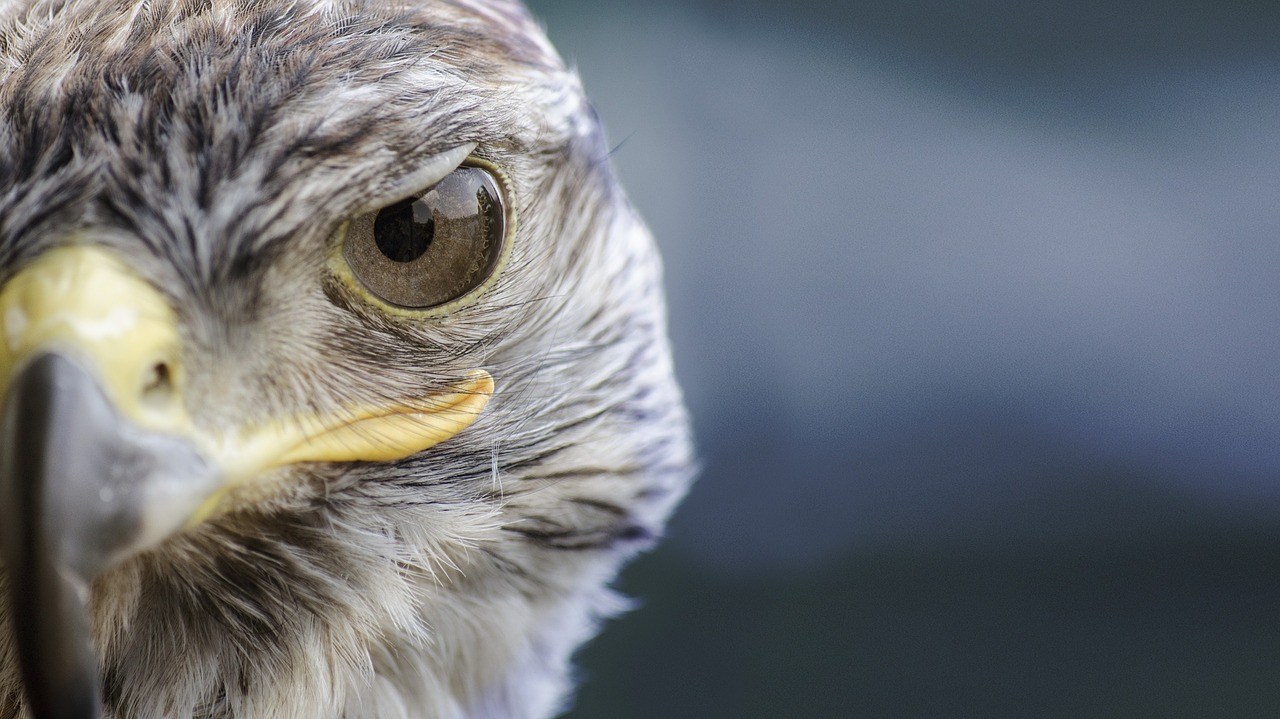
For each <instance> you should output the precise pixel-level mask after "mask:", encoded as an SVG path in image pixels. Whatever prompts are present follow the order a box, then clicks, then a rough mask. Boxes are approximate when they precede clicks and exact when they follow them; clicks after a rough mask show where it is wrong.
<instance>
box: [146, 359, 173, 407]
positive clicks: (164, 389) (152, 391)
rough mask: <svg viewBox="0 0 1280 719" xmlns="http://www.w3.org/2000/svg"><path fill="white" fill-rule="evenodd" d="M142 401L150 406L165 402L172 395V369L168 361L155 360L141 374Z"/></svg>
mask: <svg viewBox="0 0 1280 719" xmlns="http://www.w3.org/2000/svg"><path fill="white" fill-rule="evenodd" d="M141 394H142V401H143V403H145V404H149V405H152V406H160V405H163V404H167V403H168V402H169V399H170V398H172V397H173V370H172V369H170V367H169V363H168V362H155V363H153V364H152V365H151V366H150V367H148V368H147V370H146V372H145V373H144V374H143V376H142V392H141Z"/></svg>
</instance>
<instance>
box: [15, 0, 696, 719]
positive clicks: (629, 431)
mask: <svg viewBox="0 0 1280 719" xmlns="http://www.w3.org/2000/svg"><path fill="white" fill-rule="evenodd" d="M662 283H663V280H662V263H661V259H660V257H659V255H658V253H657V249H656V245H655V243H654V240H653V238H652V234H651V232H650V231H649V230H648V228H647V225H646V224H645V222H644V221H643V220H642V218H641V217H640V215H639V213H638V212H637V211H636V210H635V209H634V207H633V205H632V204H631V203H630V201H629V199H628V197H627V195H626V193H625V191H624V190H623V188H622V187H621V185H620V184H619V181H618V179H617V177H616V175H615V171H614V170H613V168H612V158H611V147H610V145H609V144H608V141H607V140H606V137H605V134H604V131H603V129H602V127H601V122H600V120H599V118H598V116H597V114H596V112H595V111H594V109H593V108H592V106H591V104H590V103H589V101H588V100H587V98H586V95H585V94H584V91H583V89H582V83H581V81H580V79H579V76H578V74H577V72H576V70H575V69H573V68H571V67H569V66H567V65H566V63H565V62H564V61H563V60H562V59H561V57H560V55H559V54H558V53H557V51H556V50H555V49H554V48H553V47H552V45H551V43H550V42H549V41H548V39H547V37H546V35H545V34H544V31H543V30H542V28H541V27H540V25H539V23H538V21H537V20H536V19H535V18H534V17H533V16H532V15H531V13H530V12H529V10H528V9H527V8H526V7H524V6H523V5H522V4H520V3H519V2H517V1H515V0H5V2H3V3H0V397H2V401H3V412H4V415H3V420H2V421H0V548H2V549H3V552H0V589H3V591H2V592H0V594H2V595H3V597H4V601H3V602H0V719H47V718H52V717H77V718H79V717H85V718H87V717H103V718H105V719H134V718H142V719H150V718H152V717H166V718H190V719H221V718H231V717H236V718H241V717H244V718H249V717H251V718H254V719H297V718H306V719H325V718H333V719H364V718H375V717H376V718H378V719H428V718H430V719H480V718H485V719H500V718H512V719H535V718H543V717H550V716H555V715H557V714H559V713H561V712H563V711H567V710H568V708H569V707H570V706H571V703H572V699H573V692H574V689H575V683H576V681H575V680H576V669H575V667H574V661H575V652H576V651H577V649H578V648H579V647H580V646H582V645H583V644H584V643H585V642H587V641H588V640H589V639H591V638H592V637H593V636H594V635H595V634H597V632H598V631H599V629H600V626H601V624H602V622H604V621H606V620H607V619H609V618H611V617H614V616H616V615H618V614H619V613H621V612H624V611H626V610H627V609H628V608H629V607H630V606H631V602H630V600H629V599H627V598H625V597H623V596H622V595H621V594H620V593H619V592H618V591H617V590H616V588H615V587H614V583H615V579H616V577H617V574H618V572H619V571H620V569H621V568H622V567H623V566H624V565H625V563H626V562H627V561H628V560H629V559H631V558H633V557H635V556H636V555H637V554H638V553H640V552H642V551H644V550H647V549H649V548H651V547H653V546H654V545H655V543H656V542H657V541H658V540H659V539H660V537H661V536H662V534H663V531H664V527H665V525H666V523H667V520H668V518H669V515H670V514H671V512H672V511H673V510H674V508H675V507H676V505H677V504H678V503H679V501H680V500H681V498H682V497H683V496H684V495H685V493H686V492H687V490H688V488H689V485H690V483H691V481H692V478H693V476H694V474H695V464H696V461H695V457H694V448H693V441H692V438H691V429H690V420H689V417H688V412H687V410H686V408H685V404H684V401H683V399H682V394H681V388H680V386H679V385H678V383H677V381H676V376H675V371H674V368H673V362H672V356H671V349H670V343H669V340H668V330H667V310H666V307H665V300H664V294H663V288H662Z"/></svg>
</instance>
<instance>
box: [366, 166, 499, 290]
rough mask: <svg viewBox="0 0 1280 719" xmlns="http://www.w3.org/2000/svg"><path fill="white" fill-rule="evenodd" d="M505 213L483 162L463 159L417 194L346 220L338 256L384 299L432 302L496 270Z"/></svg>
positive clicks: (476, 284)
mask: <svg viewBox="0 0 1280 719" xmlns="http://www.w3.org/2000/svg"><path fill="white" fill-rule="evenodd" d="M506 218H507V213H506V198H505V197H504V195H503V192H502V186H501V184H500V183H499V182H498V181H497V180H496V179H495V178H494V176H493V175H492V174H490V172H489V171H488V170H486V169H484V168H481V167H471V166H463V167H459V168H458V169H456V170H454V171H453V172H452V173H450V174H449V175H448V176H447V177H445V178H444V179H443V180H441V181H440V182H437V183H436V184H435V185H434V186H433V187H431V188H430V189H428V190H427V191H426V192H424V193H422V194H421V195H419V196H417V197H411V198H409V199H406V200H402V201H400V202H397V203H395V204H394V205H389V206H387V207H384V208H383V209H381V210H379V211H378V212H376V213H371V214H368V215H364V216H362V217H359V218H356V219H354V220H352V221H351V226H350V228H349V229H348V231H347V237H346V240H345V242H344V243H343V248H342V255H343V257H344V258H345V259H346V261H347V264H348V265H349V266H350V267H351V272H352V274H354V275H355V277H356V278H357V279H358V280H359V281H360V283H361V284H363V285H364V286H365V288H366V289H368V290H369V291H370V292H371V293H373V294H374V295H375V296H377V297H378V298H379V299H381V300H383V301H384V302H387V303H390V304H393V305H398V306H401V307H409V308H415V309H426V308H430V307H436V306H438V305H442V304H445V303H447V302H451V301H453V300H456V299H458V298H460V297H462V296H464V295H466V294H467V293H468V292H471V291H472V290H474V289H476V288H478V287H480V286H481V285H482V284H483V283H484V281H485V280H487V279H488V278H489V277H490V276H491V275H492V274H493V273H494V271H495V270H497V268H498V264H499V259H500V258H501V256H502V248H503V243H504V242H506V231H507V222H506Z"/></svg>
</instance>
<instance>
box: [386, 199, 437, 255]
mask: <svg viewBox="0 0 1280 719" xmlns="http://www.w3.org/2000/svg"><path fill="white" fill-rule="evenodd" d="M432 214H433V213H432V212H431V208H430V207H429V206H428V205H427V204H426V203H425V202H420V201H418V200H415V199H408V200H405V201H404V202H398V203H396V204H394V205H391V206H390V207H386V208H383V210H382V212H379V213H378V218H377V219H376V220H374V221H373V239H374V241H375V242H377V243H378V249H379V250H380V251H381V252H382V254H383V255H384V256H386V258H387V259H389V260H393V261H395V262H413V261H414V260H416V259H418V258H419V257H421V256H422V253H424V252H426V251H427V248H428V247H430V246H431V240H432V238H433V237H435V234H436V220H435V217H433V216H432Z"/></svg>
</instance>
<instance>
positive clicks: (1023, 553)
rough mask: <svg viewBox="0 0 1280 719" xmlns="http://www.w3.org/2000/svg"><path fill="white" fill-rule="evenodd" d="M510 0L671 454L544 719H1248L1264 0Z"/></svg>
mask: <svg viewBox="0 0 1280 719" xmlns="http://www.w3.org/2000/svg"><path fill="white" fill-rule="evenodd" d="M530 5H531V6H532V8H533V10H534V12H535V13H536V14H537V15H538V16H539V17H541V18H542V19H543V20H544V22H545V23H546V25H547V27H548V31H549V34H550V35H551V37H552V40H553V41H554V42H555V43H556V44H557V45H558V47H559V48H560V49H561V51H562V53H563V54H564V55H565V57H566V58H567V59H568V60H569V61H570V62H573V63H576V64H577V65H578V66H579V68H580V72H581V74H582V77H583V80H584V83H585V85H586V87H587V90H588V93H589V94H590V95H591V96H592V98H593V99H594V101H595V103H596V106H597V108H598V110H599V111H600V114H601V115H602V116H603V118H604V122H605V124H606V127H607V128H608V130H609V133H610V137H611V139H612V142H613V143H614V144H616V146H617V149H616V151H615V153H614V160H615V163H616V166H617V168H618V170H619V172H620V174H621V175H622V178H623V181H624V183H625V184H626V186H627V188H628V190H629V192H630V195H631V197H632V199H633V201H634V202H635V204H636V205H638V206H639V208H640V209H641V211H642V212H643V214H644V215H645V216H646V217H647V218H648V220H649V222H650V224H651V226H652V227H653V230H654V233H655V234H656V236H657V238H658V241H659V243H660V244H661V245H662V249H663V251H664V254H665V257H666V264H667V283H668V290H669V295H670V298H669V299H670V308H671V329H672V334H673V337H674V341H675V347H676V355H677V365H678V369H679V373H680V376H681V379H682V381H683V384H684V387H685V391H686V393H687V397H688V401H689V405H690V408H691V409H692V411H693V415H694V419H695V421H696V428H697V433H698V439H699V447H700V455H701V457H702V459H703V462H704V466H705V469H704V471H703V473H702V476H701V479H700V480H699V482H698V484H697V485H696V486H695V488H694V489H693V491H692V493H691V494H690V495H689V498H688V501H687V502H686V503H685V504H684V505H683V507H682V508H681V509H680V510H679V512H678V514H677V515H676V517H675V518H674V520H673V522H672V525H671V530H670V538H669V540H668V541H667V542H666V543H665V544H663V545H662V546H661V548H660V549H658V550H657V551H656V552H655V553H653V554H651V555H648V556H646V557H644V558H642V559H640V560H639V561H637V562H636V563H635V564H633V565H632V566H631V567H630V568H629V569H628V570H627V571H626V572H625V573H624V575H623V577H622V579H621V580H620V586H621V588H622V589H623V590H624V591H626V592H627V593H629V594H631V595H633V596H637V597H639V598H640V601H641V609H640V610H639V611H636V612H634V613H632V614H630V615H628V616H626V617H625V618H623V619H621V620H619V621H616V622H614V623H613V624H612V625H611V626H610V628H609V630H608V631H607V632H606V633H605V634H604V635H603V636H602V637H601V638H600V640H599V641H597V642H595V643H594V644H592V645H591V647H590V648H588V649H587V650H586V651H585V652H584V654H583V656H582V657H581V659H580V663H581V664H582V666H583V676H584V679H585V684H584V687H583V690H582V693H581V695H580V697H579V700H578V703H577V708H576V709H575V710H574V711H573V712H572V713H571V714H570V716H571V717H573V718H575V719H587V718H592V717H610V718H613V719H630V718H633V717H635V718H646V719H648V718H652V717H661V718H664V719H666V718H683V717H713V718H718V717H734V718H740V717H895V718H896V717H984V718H986V717H1064V718H1065V717H1072V718H1076V717H1091V718H1094V717H1161V718H1166V717H1195V718H1197V719H1199V718H1203V717H1276V716H1280V611H1278V609H1280V448H1278V445H1277V441H1276V440H1277V438H1278V437H1280V317H1278V313H1280V241H1277V235H1278V234H1280V203H1278V200H1280V5H1277V4H1275V3H1264V2H1246V1H1245V0H1132V1H1128V2H1109V1H1104V0H1048V1H1043V0H1040V1H1038V0H872V1H869V2H842V1H841V0H809V2H807V3H796V2H782V1H781V0H684V1H678V0H646V2H644V3H638V2H624V1H623V0H581V1H578V2H571V1H569V0H531V2H530Z"/></svg>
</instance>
